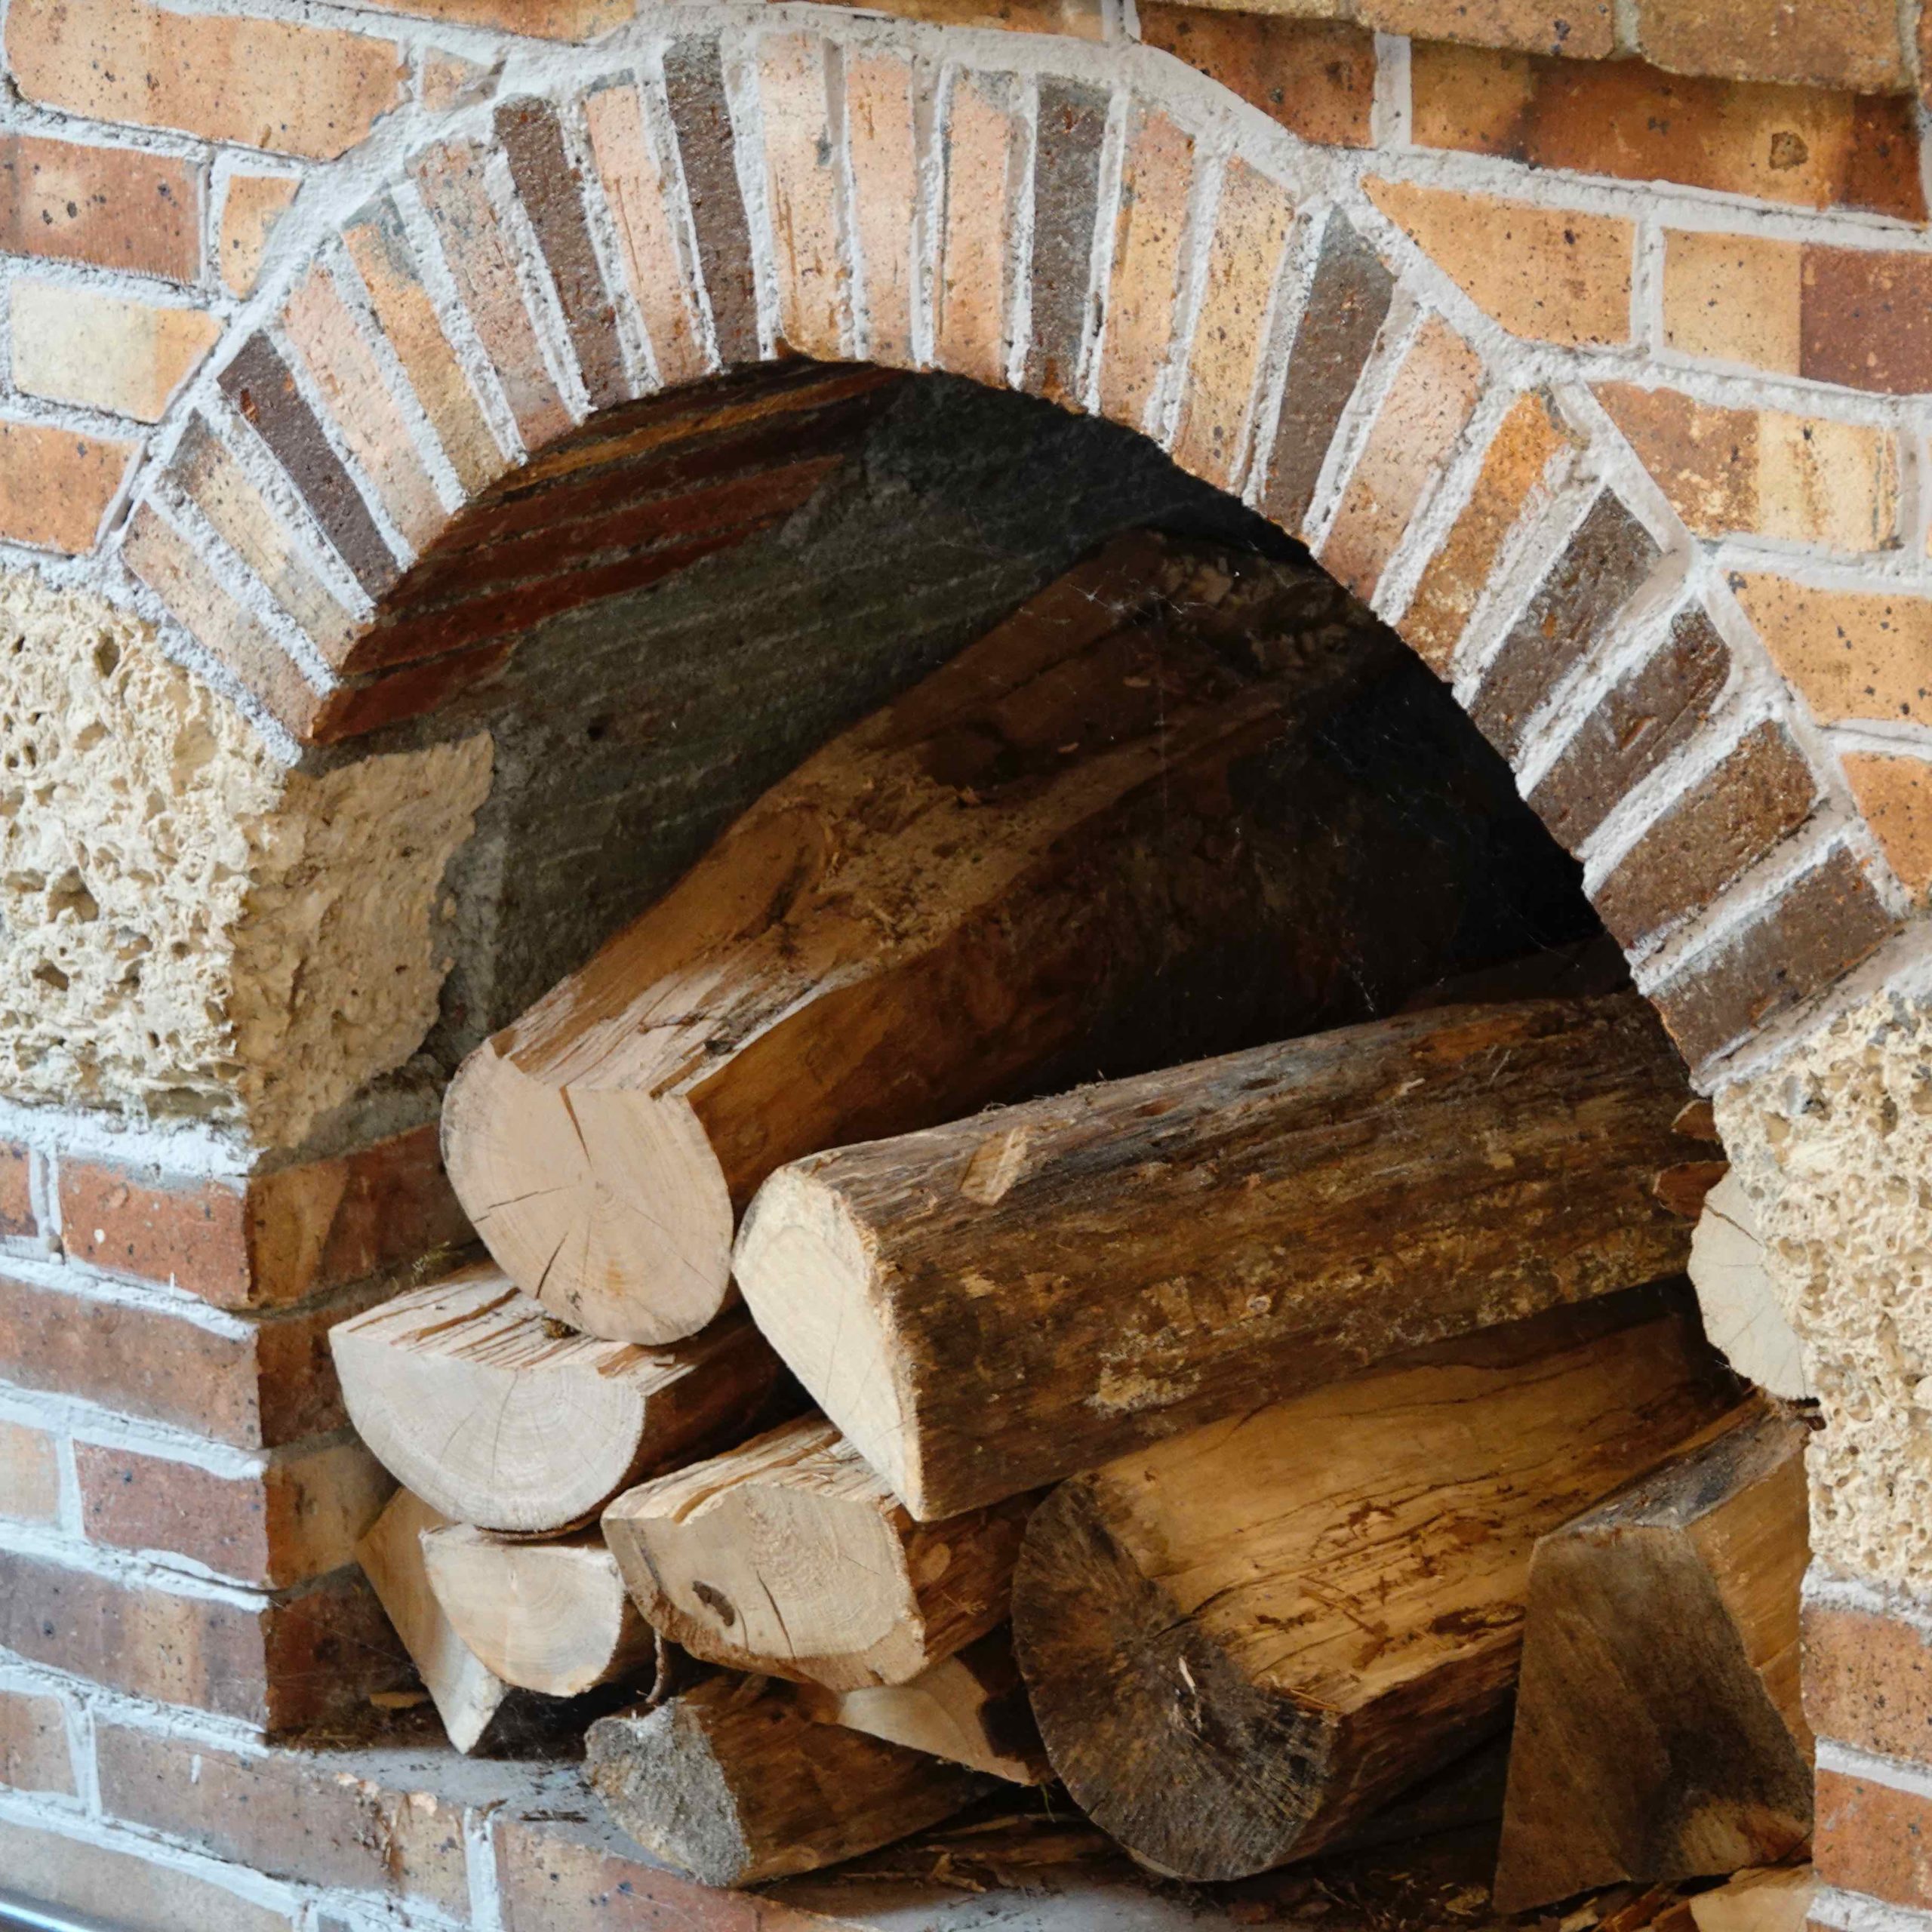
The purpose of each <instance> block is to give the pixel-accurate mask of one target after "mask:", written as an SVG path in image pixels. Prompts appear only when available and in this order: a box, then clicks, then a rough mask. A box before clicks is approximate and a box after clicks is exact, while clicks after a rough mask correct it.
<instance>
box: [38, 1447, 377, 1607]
mask: <svg viewBox="0 0 1932 1932" xmlns="http://www.w3.org/2000/svg"><path fill="white" fill-rule="evenodd" d="M74 1461H75V1467H76V1469H78V1472H79V1476H80V1485H81V1514H82V1525H83V1527H85V1530H86V1532H87V1534H88V1536H89V1537H91V1538H92V1539H93V1540H94V1541H95V1542H96V1543H106V1544H109V1545H111V1546H112V1547H114V1548H115V1549H131V1550H147V1551H161V1552H168V1553H171V1554H173V1555H179V1556H188V1557H192V1558H193V1559H194V1560H195V1561H196V1562H197V1563H202V1564H206V1565H207V1566H208V1568H209V1569H211V1570H213V1571H217V1572H218V1573H219V1574H221V1575H223V1576H224V1577H234V1578H235V1579H236V1580H238V1582H241V1583H259V1584H262V1585H263V1586H266V1587H267V1588H269V1589H285V1588H288V1587H289V1586H292V1585H294V1584H297V1583H308V1582H309V1581H311V1580H312V1579H314V1578H315V1577H325V1576H327V1575H328V1573H329V1572H330V1571H332V1570H340V1569H341V1568H343V1567H345V1566H346V1564H350V1563H352V1562H353V1561H355V1543H356V1540H357V1539H358V1537H361V1535H362V1534H364V1532H365V1531H367V1530H368V1527H369V1525H370V1524H371V1523H373V1522H374V1521H375V1519H376V1518H377V1515H378V1514H380V1512H381V1509H382V1507H383V1504H384V1503H386V1502H387V1501H388V1500H389V1495H390V1494H391V1492H392V1491H393V1490H394V1489H395V1481H394V1480H393V1478H391V1477H390V1476H389V1475H388V1474H387V1473H386V1472H385V1471H384V1469H383V1467H382V1466H381V1465H380V1463H378V1462H377V1460H376V1459H375V1458H374V1457H373V1456H372V1455H371V1454H370V1453H369V1452H368V1450H367V1449H366V1448H365V1447H363V1445H362V1444H361V1443H360V1442H359V1441H355V1440H354V1439H353V1438H350V1439H349V1440H346V1441H338V1442H325V1443H324V1444H321V1446H320V1447H316V1448H312V1449H307V1450H303V1451H299V1452H297V1453H295V1454H291V1455H290V1456H289V1457H287V1458H286V1459H285V1460H278V1461H276V1462H274V1463H270V1464H269V1466H268V1467H267V1468H266V1469H265V1470H263V1471H262V1472H260V1474H258V1475H250V1476H224V1475H216V1474H214V1473H213V1472H211V1471H209V1470H208V1469H203V1468H202V1467H201V1466H200V1465H199V1464H198V1463H183V1462H178V1461H175V1460H171V1459H170V1458H168V1457H165V1456H151V1455H144V1454H140V1453H139V1452H137V1451H134V1450H130V1449H123V1448H112V1447H104V1446H103V1445H102V1444H99V1443H92V1442H78V1443H76V1444H75V1446H74Z"/></svg>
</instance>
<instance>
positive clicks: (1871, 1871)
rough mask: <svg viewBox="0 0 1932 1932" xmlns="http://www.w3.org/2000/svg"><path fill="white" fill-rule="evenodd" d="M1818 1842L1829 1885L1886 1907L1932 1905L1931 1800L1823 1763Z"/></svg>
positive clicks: (1816, 1857)
mask: <svg viewBox="0 0 1932 1932" xmlns="http://www.w3.org/2000/svg"><path fill="white" fill-rule="evenodd" d="M1814 1842H1815V1849H1814V1854H1813V1862H1814V1865H1815V1867H1816V1869H1817V1874H1818V1876H1819V1877H1820V1878H1822V1879H1823V1881H1825V1883H1826V1884H1828V1885H1835V1886H1837V1887H1839V1889H1840V1890H1844V1891H1847V1892H1861V1893H1863V1894H1864V1895H1865V1896H1866V1897H1867V1898H1875V1899H1883V1900H1884V1901H1885V1903H1887V1905H1902V1906H1911V1907H1912V1908H1913V1909H1915V1910H1918V1911H1920V1912H1923V1911H1924V1910H1926V1909H1927V1908H1928V1907H1932V1798H1925V1797H1923V1796H1921V1795H1920V1794H1919V1793H1918V1792H1912V1791H1900V1789H1897V1786H1893V1785H1888V1784H1881V1783H1879V1782H1878V1780H1876V1779H1875V1778H1861V1777H1851V1776H1850V1775H1849V1774H1847V1773H1845V1772H1843V1771H1835V1770H1828V1769H1826V1767H1823V1765H1821V1766H1820V1767H1819V1770H1818V1820H1817V1832H1816V1835H1815V1841H1814Z"/></svg>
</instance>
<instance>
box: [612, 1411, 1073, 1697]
mask: <svg viewBox="0 0 1932 1932" xmlns="http://www.w3.org/2000/svg"><path fill="white" fill-rule="evenodd" d="M1034 1500H1035V1499H1034V1498H1033V1497H1030V1496H1026V1497H1016V1498H1014V1499H1012V1500H1008V1501H1005V1502H1002V1503H999V1504H998V1505H996V1506H993V1507H992V1508H990V1509H980V1510H974V1511H971V1512H968V1513H967V1514H964V1515H959V1516H956V1517H954V1518H952V1519H950V1520H949V1521H945V1522H940V1523H931V1524H922V1523H917V1522H915V1521H913V1520H912V1517H911V1516H910V1515H908V1514H907V1512H906V1510H905V1509H903V1507H902V1506H900V1503H899V1502H898V1500H897V1498H896V1497H894V1495H893V1494H892V1492H891V1491H890V1490H888V1488H887V1487H886V1486H885V1484H884V1483H882V1482H881V1481H880V1480H879V1479H878V1477H877V1476H876V1475H874V1474H873V1473H872V1470H871V1469H869V1467H868V1466H866V1463H865V1461H864V1460H863V1458H862V1457H860V1454H858V1452H857V1451H856V1450H855V1449H854V1448H853V1447H852V1446H851V1444H850V1443H848V1441H845V1439H844V1438H843V1437H842V1436H841V1435H840V1434H839V1433H838V1431H837V1430H836V1429H834V1428H833V1427H832V1425H831V1424H830V1423H829V1422H827V1421H826V1420H825V1419H824V1418H823V1417H822V1416H806V1417H801V1418H800V1419H799V1420H797V1421H795V1422H792V1423H787V1424H786V1426H784V1427H783V1428H781V1429H774V1430H773V1431H772V1432H771V1434H769V1435H762V1436H760V1437H758V1438H757V1439H756V1440H755V1441H751V1442H747V1443H746V1444H743V1446H742V1447H739V1448H737V1449H733V1450H729V1451H726V1453H725V1454H723V1455H721V1456H718V1457H714V1458H713V1459H712V1460H710V1461H709V1462H706V1463H696V1464H694V1465H693V1466H691V1467H689V1468H687V1469H679V1470H677V1471H675V1472H673V1473H672V1474H671V1475H665V1476H660V1477H659V1478H657V1480H656V1481H652V1482H648V1483H644V1484H640V1485H639V1486H638V1487H637V1488H635V1489H632V1490H629V1491H626V1492H625V1494H623V1495H622V1496H620V1497H618V1498H617V1500H616V1501H615V1502H614V1503H612V1504H611V1506H610V1507H609V1508H608V1509H606V1510H605V1512H604V1536H605V1541H606V1542H607V1543H608V1544H609V1545H610V1546H611V1552H612V1554H613V1555H614V1556H615V1557H616V1558H617V1563H618V1566H619V1567H620V1569H621V1570H622V1571H623V1577H624V1582H625V1584H626V1587H627V1588H628V1589H629V1591H630V1592H631V1595H632V1598H633V1599H634V1600H635V1602H636V1604H637V1606H638V1608H639V1609H640V1610H641V1611H643V1613H644V1614H645V1617H647V1618H648V1620H650V1621H651V1623H653V1624H654V1625H655V1626H657V1629H660V1630H661V1631H662V1632H663V1633H664V1635H666V1636H667V1637H668V1638H670V1639H671V1641H672V1642H673V1643H675V1644H681V1645H682V1646H683V1647H684V1648H685V1649H686V1650H688V1651H690V1652H691V1654H692V1655H693V1656H694V1657H703V1658H704V1659H705V1660H707V1661H708V1662H709V1663H721V1664H729V1665H731V1666H732V1667H733V1668H734V1669H739V1670H746V1671H752V1672H761V1673H764V1674H766V1675H771V1676H775V1677H785V1678H794V1679H798V1680H801V1681H806V1682H810V1683H816V1684H824V1685H826V1686H827V1687H829V1688H830V1689H832V1690H856V1689H857V1688H859V1687H860V1686H862V1685H865V1684H904V1683H906V1682H908V1681H909V1680H910V1679H912V1678H915V1677H917V1676H918V1675H919V1673H920V1672H921V1671H924V1670H926V1669H930V1668H931V1666H932V1665H934V1664H935V1663H938V1662H939V1661H940V1660H942V1659H943V1658H945V1657H950V1656H951V1655H952V1654H953V1653H954V1652H955V1651H957V1650H958V1649H960V1648H961V1647H962V1646H964V1644H968V1643H971V1641H973V1639H974V1638H976V1637H980V1636H983V1635H985V1634H986V1632H987V1631H989V1630H990V1629H992V1628H993V1626H995V1624H998V1623H1004V1621H1005V1620H1006V1614H1007V1599H1008V1589H1009V1588H1010V1586H1011V1581H1012V1577H1013V1563H1014V1557H1015V1556H1016V1555H1017V1554H1018V1552H1019V1549H1020V1533H1021V1531H1023V1529H1024V1528H1025V1527H1026V1517H1027V1514H1028V1512H1029V1510H1030V1509H1032V1505H1033V1503H1034Z"/></svg>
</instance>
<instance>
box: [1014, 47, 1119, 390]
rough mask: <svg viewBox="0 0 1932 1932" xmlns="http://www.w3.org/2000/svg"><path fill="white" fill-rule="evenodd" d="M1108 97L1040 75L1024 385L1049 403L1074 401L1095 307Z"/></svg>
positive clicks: (1096, 90)
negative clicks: (1029, 321) (1030, 323)
mask: <svg viewBox="0 0 1932 1932" xmlns="http://www.w3.org/2000/svg"><path fill="white" fill-rule="evenodd" d="M1106 128H1107V97H1106V95H1105V94H1103V93H1102V92H1101V91H1100V89H1099V88H1091V87H1087V86H1084V85H1081V83H1079V82H1074V81H1061V80H1057V79H1054V78H1052V77H1051V76H1043V77H1042V78H1041V82H1040V97H1039V112H1038V133H1037V134H1036V136H1035V148H1034V158H1033V257H1032V320H1033V336H1032V342H1031V343H1029V345H1028V347H1027V351H1026V386H1027V388H1028V389H1030V390H1031V391H1032V392H1033V393H1034V394H1035V395H1043V396H1044V397H1046V398H1048V401H1052V402H1059V403H1070V402H1073V401H1075V400H1077V398H1076V395H1075V383H1076V381H1077V380H1078V376H1079V372H1080V349H1081V343H1082V341H1083V340H1084V339H1085V336H1086V332H1087V321H1088V315H1090V313H1091V306H1092V305H1091V302H1090V300H1089V290H1088V284H1089V282H1090V281H1091V279H1092V275H1093V260H1094V219H1095V214H1096V206H1097V201H1098V198H1099V195H1100V144H1101V142H1102V140H1103V138H1104V137H1105V136H1106Z"/></svg>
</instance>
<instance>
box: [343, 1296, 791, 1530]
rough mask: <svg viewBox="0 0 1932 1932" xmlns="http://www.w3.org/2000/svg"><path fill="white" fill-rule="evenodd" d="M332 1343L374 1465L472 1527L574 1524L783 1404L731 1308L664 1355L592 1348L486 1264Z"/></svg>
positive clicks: (369, 1316)
mask: <svg viewBox="0 0 1932 1932" xmlns="http://www.w3.org/2000/svg"><path fill="white" fill-rule="evenodd" d="M329 1346H330V1347H331V1350H332V1351H333V1352H334V1356H335V1365H336V1374H337V1377H339V1379H340V1381H341V1383H342V1392H343V1401H344V1403H345V1404H346V1406H347V1407H348V1410H349V1417H350V1420H352V1421H353V1422H354V1423H355V1427H356V1429H357V1430H358V1432H359V1433H360V1434H361V1437H362V1439H363V1440H364V1441H365V1442H367V1443H368V1445H369V1447H370V1448H371V1450H372V1451H374V1453H375V1455H376V1457H377V1460H379V1461H380V1463H382V1464H383V1466H384V1467H385V1468H386V1469H388V1470H389V1472H390V1473H391V1474H392V1475H394V1476H395V1478H396V1479H397V1480H398V1481H399V1482H401V1483H402V1484H405V1486H406V1487H408V1488H411V1489H413V1490H414V1491H416V1493H417V1494H418V1495H419V1496H421V1497H423V1498H424V1499H425V1500H426V1501H428V1502H429V1503H432V1504H433V1505H434V1506H435V1508H436V1509H438V1510H440V1511H441V1512H442V1513H443V1514H444V1515H446V1516H448V1517H451V1518H454V1520H456V1521H460V1522H466V1523H473V1524H477V1525H478V1526H479V1527H482V1528H485V1529H491V1530H501V1531H519V1532H525V1533H532V1532H545V1531H558V1530H563V1529H566V1528H568V1527H571V1526H573V1525H574V1524H580V1523H583V1522H584V1521H586V1520H588V1519H589V1518H592V1517H594V1516H595V1515H596V1513H597V1512H598V1510H599V1509H601V1507H602V1506H603V1505H604V1504H605V1503H606V1502H608V1500H610V1498H611V1497H613V1496H614V1495H615V1494H617V1491H619V1490H620V1489H622V1488H623V1487H624V1486H625V1485H626V1484H628V1483H632V1482H635V1481H637V1480H638V1478H639V1477H640V1476H642V1475H648V1473H649V1472H651V1471H652V1470H654V1469H662V1468H663V1467H664V1466H666V1464H668V1463H674V1462H675V1461H677V1460H679V1459H680V1458H682V1457H688V1456H691V1455H696V1454H701V1453H702V1452H703V1451H704V1450H705V1449H706V1448H708V1447H711V1446H712V1445H713V1444H716V1443H718V1442H721V1441H729V1440H731V1438H733V1437H734V1435H739V1434H742V1433H743V1432H744V1431H745V1430H746V1429H751V1428H754V1427H756V1426H758V1425H759V1424H760V1423H768V1422H769V1421H770V1420H771V1419H772V1417H774V1415H775V1414H783V1413H784V1411H785V1409H786V1407H789V1406H791V1405H792V1404H791V1401H790V1400H789V1399H788V1398H789V1387H790V1385H789V1378H788V1377H786V1376H785V1374H784V1372H783V1369H782V1368H781V1367H780V1364H779V1362H778V1359H777V1357H776V1356H775V1355H774V1354H773V1353H772V1352H771V1349H769V1348H768V1346H766V1345H765V1343H764V1342H763V1341H762V1340H761V1339H760V1338H759V1337H758V1333H757V1331H756V1330H755V1328H754V1327H752V1324H751V1323H750V1322H749V1321H747V1320H746V1318H745V1317H744V1316H743V1314H742V1313H741V1312H740V1313H734V1314H732V1315H727V1316H725V1317H724V1318H723V1319H721V1321H718V1322H717V1323H715V1324H714V1325H713V1326H712V1327H710V1328H709V1329H707V1330H706V1331H705V1332H704V1333H703V1334H701V1335H697V1336H694V1337H692V1338H691V1340H688V1341H685V1342H681V1343H678V1344H677V1345H676V1346H674V1347H670V1348H664V1349H640V1348H636V1347H633V1346H630V1345H629V1344H627V1343H611V1342H604V1341H599V1340H597V1339H596V1338H595V1337H592V1336H589V1335H580V1334H577V1333H575V1332H574V1331H572V1330H571V1329H569V1328H567V1327H565V1325H564V1324H563V1323H561V1321H558V1320H557V1319H556V1318H555V1317H554V1316H552V1315H549V1314H547V1313H546V1312H545V1311H544V1309H543V1307H542V1306H540V1304H538V1303H536V1302H534V1301H532V1300H531V1299H530V1297H528V1295H525V1294H521V1293H520V1292H519V1291H518V1289H517V1288H516V1287H515V1285H514V1284H512V1282H511V1281H509V1279H508V1278H507V1277H506V1276H505V1275H503V1272H501V1271H500V1269H497V1268H495V1267H494V1266H491V1265H490V1264H488V1263H485V1264H483V1265H481V1266H477V1267H472V1268H466V1269H462V1270H460V1272H457V1273H456V1274H454V1275H450V1276H449V1277H448V1278H447V1279H445V1280H443V1281H437V1282H435V1283H432V1284H431V1285H430V1286H429V1287H423V1288H417V1289H414V1290H412V1291H410V1292H409V1293H408V1294H401V1295H398V1297H396V1298H395V1300H393V1301H388V1302H384V1303H382V1304H381V1305H380V1306H378V1307H376V1308H373V1309H370V1310H368V1312H367V1313H365V1314H362V1315H356V1316H354V1317H352V1318H351V1319H350V1320H349V1321H344V1322H341V1323H339V1324H337V1326H336V1327H334V1328H333V1329H332V1330H331V1331H330V1333H329Z"/></svg>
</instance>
